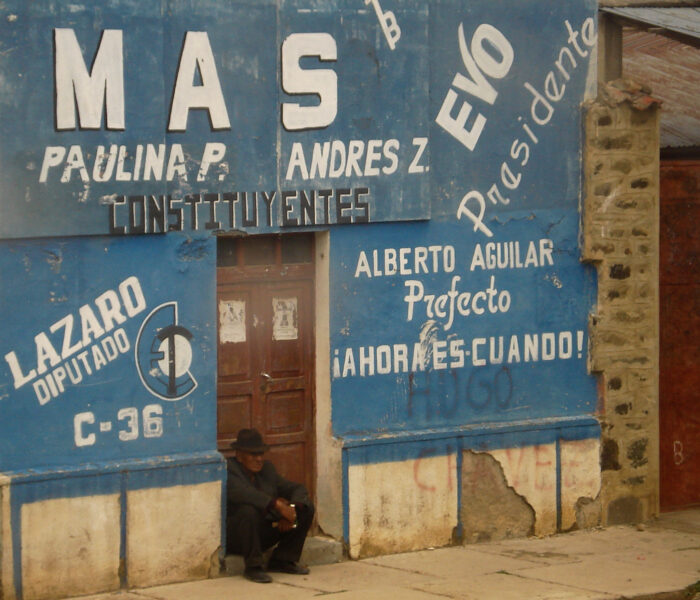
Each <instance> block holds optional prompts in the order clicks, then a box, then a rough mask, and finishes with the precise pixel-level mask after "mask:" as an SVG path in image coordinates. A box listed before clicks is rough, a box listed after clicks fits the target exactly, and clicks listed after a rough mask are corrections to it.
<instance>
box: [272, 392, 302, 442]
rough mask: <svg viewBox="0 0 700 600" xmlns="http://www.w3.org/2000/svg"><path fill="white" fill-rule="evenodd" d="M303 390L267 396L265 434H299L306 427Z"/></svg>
mask: <svg viewBox="0 0 700 600" xmlns="http://www.w3.org/2000/svg"><path fill="white" fill-rule="evenodd" d="M304 396H305V395H304V390H293V391H289V392H276V393H273V394H268V395H267V398H266V403H265V404H266V406H265V409H266V410H265V432H266V433H267V434H273V435H274V434H282V433H299V432H303V431H304V429H305V428H306V426H307V424H308V423H307V415H306V410H305V407H306V399H305V397H304Z"/></svg>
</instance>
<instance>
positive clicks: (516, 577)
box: [86, 509, 700, 600]
mask: <svg viewBox="0 0 700 600" xmlns="http://www.w3.org/2000/svg"><path fill="white" fill-rule="evenodd" d="M273 577H274V582H273V583H271V584H265V585H261V584H255V583H251V582H249V581H247V580H245V579H243V577H241V576H232V577H231V576H229V577H225V576H224V577H219V578H216V579H209V580H204V581H196V582H189V583H180V584H172V585H165V586H159V587H153V588H148V589H141V590H131V591H128V592H116V593H112V594H102V595H98V596H90V597H89V599H90V600H108V599H109V600H112V599H115V600H234V599H237V598H254V599H255V600H268V599H269V600H286V599H289V600H297V599H307V598H315V597H318V596H322V597H323V598H324V600H326V599H328V600H380V599H381V600H385V599H387V598H392V599H393V598H396V599H399V600H444V599H445V598H460V599H465V600H484V599H487V600H488V599H494V600H510V599H513V600H535V599H536V600H569V599H581V600H584V599H585V600H593V599H601V600H603V599H604V600H612V599H615V598H640V599H641V598H645V599H646V598H663V599H664V600H677V599H678V600H680V599H686V598H688V599H690V598H698V599H700V586H696V587H695V588H694V590H693V591H692V592H687V591H685V590H686V588H688V586H691V585H693V584H696V583H697V582H698V581H699V580H700V509H696V510H689V511H684V512H680V513H672V514H665V515H662V516H661V517H660V518H659V519H657V520H654V521H653V522H650V523H647V524H645V525H644V526H640V527H634V526H618V527H609V528H607V529H595V530H589V531H579V532H574V533H569V534H561V535H556V536H552V537H548V538H543V539H536V538H529V539H520V540H511V541H504V542H493V543H484V544H477V545H470V546H459V547H450V548H440V549H436V550H424V551H420V552H411V553H407V554H395V555H391V556H383V557H378V558H371V559H366V560H360V561H346V562H341V563H336V564H330V565H321V566H316V567H314V568H313V569H312V571H311V574H310V575H308V576H293V575H280V574H273ZM86 598H87V597H86Z"/></svg>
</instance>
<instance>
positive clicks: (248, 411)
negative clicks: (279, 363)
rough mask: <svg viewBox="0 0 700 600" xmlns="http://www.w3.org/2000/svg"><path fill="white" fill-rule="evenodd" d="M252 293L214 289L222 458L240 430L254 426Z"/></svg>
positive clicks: (230, 287) (241, 287)
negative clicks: (215, 290)
mask: <svg viewBox="0 0 700 600" xmlns="http://www.w3.org/2000/svg"><path fill="white" fill-rule="evenodd" d="M254 293H255V289H254V287H253V286H251V285H249V284H246V285H223V286H218V289H217V319H218V329H217V332H218V358H217V363H218V392H217V396H218V400H217V404H218V418H217V445H218V448H219V450H220V451H221V452H223V453H224V454H226V455H229V454H231V453H232V450H231V447H230V445H231V442H232V441H233V440H235V439H236V434H237V433H238V431H239V430H240V429H242V428H249V427H253V426H254V416H253V409H254V405H255V384H256V375H257V373H256V372H255V369H256V365H255V360H254V358H255V354H254V351H255V345H254V340H253V339H252V336H251V329H252V327H251V325H252V324H253V317H252V315H251V309H252V307H253V306H254V302H255V297H254Z"/></svg>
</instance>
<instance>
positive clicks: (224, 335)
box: [219, 300, 245, 344]
mask: <svg viewBox="0 0 700 600" xmlns="http://www.w3.org/2000/svg"><path fill="white" fill-rule="evenodd" d="M219 340H220V341H221V343H222V344H226V343H234V344H235V343H237V342H245V300H220V301H219Z"/></svg>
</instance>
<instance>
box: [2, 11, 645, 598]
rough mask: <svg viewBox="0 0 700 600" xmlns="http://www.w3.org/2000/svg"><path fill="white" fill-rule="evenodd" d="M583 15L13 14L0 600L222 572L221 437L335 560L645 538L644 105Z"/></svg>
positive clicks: (6, 34)
mask: <svg viewBox="0 0 700 600" xmlns="http://www.w3.org/2000/svg"><path fill="white" fill-rule="evenodd" d="M596 11H597V6H596V4H595V3H594V2H589V1H588V0H584V1H577V2H567V3H551V2H545V1H544V0H525V1H519V2H513V3H509V4H508V7H507V10H504V9H503V6H500V5H498V6H497V5H495V4H494V3H493V2H487V1H480V2H466V1H462V0H442V1H437V0H436V1H433V2H429V3H426V2H423V1H419V0H415V1H413V0H410V1H403V2H400V3H398V2H390V0H367V1H366V2H354V1H352V2H351V1H349V0H334V1H332V2H324V3H317V2H312V1H310V0H284V1H282V0H265V1H258V2H254V3H249V2H245V1H243V0H241V1H238V0H236V1H232V2H219V1H217V0H194V1H188V2H184V1H181V0H167V1H166V0H163V1H162V2H160V3H150V4H148V3H147V4H144V3H136V2H131V1H130V0H115V2H112V3H109V4H105V5H103V6H100V7H95V6H92V5H88V4H68V3H65V4H64V3H55V2H35V3H31V4H26V3H24V2H20V1H19V0H17V1H8V2H6V3H4V4H3V7H2V9H0V15H1V18H0V31H1V36H2V38H1V40H2V52H0V76H1V79H0V131H1V133H2V142H1V143H0V164H1V165H2V176H1V177H2V178H1V179H0V194H1V196H0V199H1V200H0V238H2V239H1V241H0V282H1V286H0V323H1V326H0V331H1V332H2V333H1V334H0V346H1V347H0V355H2V357H3V360H2V361H0V407H1V408H2V417H3V418H2V419H1V420H0V472H1V473H2V479H1V480H0V561H1V562H0V567H1V570H0V573H1V576H2V597H4V598H24V599H29V598H32V599H40V598H54V597H59V596H61V595H69V594H81V593H91V592H98V591H104V590H112V589H118V588H119V587H126V586H128V587H140V586H146V585H152V584H157V583H165V582H170V581H177V580H183V579H188V578H197V577H207V576H210V575H212V574H213V573H216V572H218V569H219V560H220V554H221V547H222V545H223V542H224V539H223V537H224V528H223V527H222V523H223V522H225V499H224V498H223V495H222V490H224V489H225V487H224V484H225V466H224V456H225V455H226V454H227V453H228V452H229V444H230V442H231V441H232V440H233V439H234V438H235V434H236V432H237V430H238V429H239V428H241V427H249V426H254V427H257V428H258V429H260V430H261V431H262V433H263V434H264V435H265V437H266V440H267V442H268V443H269V444H270V445H271V446H272V449H271V452H270V454H271V456H272V458H273V459H274V460H275V462H276V463H277V464H278V465H280V468H281V470H282V471H283V472H284V473H285V474H287V475H288V476H289V477H292V478H294V479H297V480H302V481H305V482H306V483H307V485H308V487H309V488H310V489H311V490H312V492H313V494H314V497H315V498H316V503H317V508H318V530H319V533H320V534H324V535H327V536H330V537H332V538H334V539H337V540H340V541H342V542H343V543H344V544H345V545H346V548H347V553H348V555H349V556H350V557H351V558H358V557H364V556H371V555H376V554H384V553H390V552H399V551H405V550H412V549H418V548H427V547H434V546H442V545H447V544H452V543H470V542H477V541H482V540H493V539H501V538H506V537H514V536H525V535H546V534H550V533H554V532H557V531H568V530H571V529H575V528H583V527H590V526H594V525H597V524H600V523H606V522H608V521H615V522H620V521H623V520H635V519H642V518H646V517H648V516H650V515H653V514H655V513H656V512H657V511H658V463H657V462H655V461H656V459H655V458H654V457H655V453H656V452H657V445H658V436H657V437H654V435H653V429H654V427H655V426H656V425H655V419H657V417H656V416H655V412H654V402H655V398H656V396H655V394H657V392H656V391H655V386H656V385H657V383H656V381H657V380H656V375H655V373H656V372H655V368H656V366H655V363H654V361H655V360H656V361H658V341H657V338H658V335H657V330H656V329H655V323H656V321H655V317H654V316H653V311H654V310H655V308H654V307H655V306H658V296H657V291H656V290H657V286H658V282H655V281H654V277H655V276H657V274H658V273H657V271H655V270H654V269H655V268H656V267H654V260H655V257H656V254H655V253H656V252H657V250H656V246H655V244H656V241H655V240H656V238H657V237H658V220H657V221H654V202H655V198H656V196H655V195H654V194H655V192H653V191H652V192H649V189H650V190H654V189H655V186H656V185H657V183H658V182H657V180H656V179H655V177H656V175H655V174H654V173H655V170H656V171H658V160H657V162H654V161H655V159H654V148H653V144H654V142H655V139H656V149H658V134H655V133H654V131H655V129H654V127H655V122H656V121H655V120H656V112H655V108H654V105H653V103H651V104H650V105H649V106H646V105H645V106H644V107H643V110H640V109H639V107H635V105H634V104H633V100H634V98H633V97H632V96H630V95H628V96H625V97H624V98H623V99H622V100H621V101H620V102H617V103H615V102H613V101H609V100H606V99H603V100H601V99H598V100H596V89H597V60H596V47H597V42H598V28H597V14H596ZM655 135H656V136H657V137H656V138H655V137H654V136H655ZM585 140H588V141H587V142H586V143H584V142H585ZM633 148H634V153H636V154H638V155H639V156H638V158H639V160H638V161H637V162H635V163H634V164H632V165H631V166H630V168H629V169H625V168H623V167H624V165H622V162H621V161H623V160H628V159H629V154H630V152H632V151H633V150H632V149H633ZM615 152H620V153H622V154H624V155H625V156H622V157H618V156H617V155H616V154H615ZM645 153H646V154H645ZM636 154H635V155H636ZM640 181H645V182H646V184H645V185H644V186H642V184H641V183H640ZM616 186H623V187H624V186H626V187H625V193H624V194H613V193H612V192H613V191H614V190H615V189H618V190H619V189H620V188H619V187H616ZM640 186H642V187H644V188H648V189H646V190H645V191H644V194H646V195H645V196H644V198H645V199H644V200H643V201H640V200H639V199H638V198H637V196H636V194H637V193H638V192H639V191H640V189H639V188H640ZM635 198H637V199H635ZM625 199H627V200H625ZM640 210H642V211H644V210H646V211H647V213H646V214H645V215H641V216H640V215H639V214H637V212H636V211H640ZM606 219H612V222H609V221H607V220H606ZM620 222H624V223H625V225H624V227H623V226H622V225H619V223H620ZM618 225H619V235H618ZM622 238H624V239H625V240H628V239H634V240H635V245H634V246H633V247H631V248H629V247H628V245H626V242H625V243H623V242H619V240H620V239H622ZM631 252H633V253H634V256H633V259H634V260H632V259H630V253H631ZM645 261H646V262H645ZM647 263H648V264H647ZM655 286H656V287H655ZM621 287H624V288H625V291H623V290H622V289H621ZM615 294H617V295H615ZM633 295H635V296H634V298H632V296H633ZM639 298H642V299H646V300H647V301H648V303H649V304H648V305H646V304H644V302H645V300H641V301H638V299H639ZM626 299H627V300H630V301H631V303H632V305H630V306H628V305H624V306H622V305H618V304H619V303H622V302H625V301H626ZM611 302H612V304H611ZM655 302H656V304H654V303H655ZM640 323H643V324H644V327H643V328H640V327H638V325H639V324H640ZM637 330H639V331H637ZM642 355H643V356H642ZM630 357H631V358H630ZM640 357H641V358H640ZM640 389H641V390H644V391H645V392H646V393H647V396H644V397H643V398H642V397H640V399H639V405H638V406H639V407H640V408H639V410H646V412H644V414H643V415H642V414H639V415H637V414H636V413H634V414H629V415H628V414H627V413H622V412H621V411H620V410H617V408H616V407H617V406H618V405H620V404H622V402H620V401H618V400H619V396H620V395H621V394H622V393H623V392H625V391H627V390H631V391H630V393H634V394H642V392H639V391H638V390H640ZM644 398H648V401H647V404H643V402H644V401H645V400H644ZM647 405H648V406H647ZM643 406H646V409H644V408H642V407H643ZM635 410H637V405H636V404H635ZM633 416H634V417H635V419H636V420H634V419H632V417H633ZM629 423H633V425H632V427H628V426H627V425H628V424H629ZM616 427H617V429H615V428H616ZM635 427H636V429H635ZM620 428H622V429H625V428H627V430H629V431H632V430H633V431H634V432H635V433H634V435H633V434H629V435H626V436H621V435H620V434H619V431H620ZM611 465H612V467H611ZM617 467H619V468H617ZM639 469H642V470H644V479H643V483H641V484H640V483H639V479H636V480H635V478H639V477H640V471H639ZM635 481H636V482H637V483H635ZM625 486H627V487H625ZM628 488H629V489H628Z"/></svg>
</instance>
